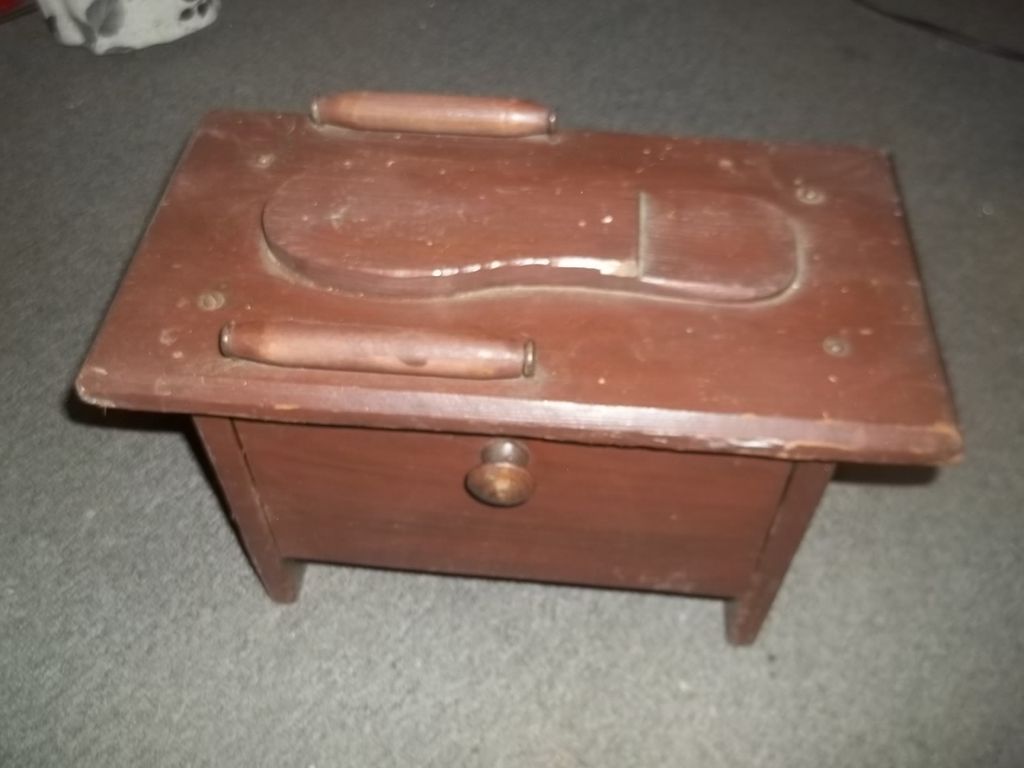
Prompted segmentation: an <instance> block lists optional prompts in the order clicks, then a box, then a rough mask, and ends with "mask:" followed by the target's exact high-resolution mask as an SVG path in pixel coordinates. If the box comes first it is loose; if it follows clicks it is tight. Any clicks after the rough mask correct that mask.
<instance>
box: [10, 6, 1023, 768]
mask: <svg viewBox="0 0 1024 768" xmlns="http://www.w3.org/2000/svg"><path fill="white" fill-rule="evenodd" d="M897 6H898V7H901V8H904V9H907V8H914V7H916V8H917V9H918V10H922V9H927V8H929V7H932V8H938V11H941V12H942V13H943V14H945V15H946V17H947V19H948V20H953V21H956V22H957V23H960V24H965V25H973V27H972V29H973V31H975V32H978V33H982V34H987V35H989V36H993V37H996V38H1001V39H1002V40H1003V42H1008V43H1013V42H1016V43H1017V44H1020V43H1022V42H1024V40H1022V38H1024V34H1020V32H1021V30H1022V29H1024V25H1021V21H1022V17H1021V14H1020V12H1019V3H1007V2H1004V3H1002V4H985V5H984V7H982V4H980V3H969V2H960V3H951V2H946V3H944V4H940V5H939V6H933V5H930V4H928V3H925V2H918V3H914V2H908V1H906V0H904V2H900V3H898V4H897ZM938 11H936V12H938ZM983 12H984V13H983ZM1001 14H1002V15H1001ZM1015 24H1016V25H1018V26H1014V25H1015ZM348 88H380V89H395V90H398V89H405V90H414V89H419V90H443V91H455V92H460V91H461V92H468V93H483V94H490V93H493V94H517V95H523V96H529V97H533V98H536V99H538V100H540V101H543V102H547V103H551V104H554V105H557V106H558V107H559V108H560V112H561V115H562V117H563V125H564V126H565V127H566V128H571V127H583V126H587V127H600V128H605V129H615V130H630V131H660V132H671V133H676V134H689V135H716V136H727V137H741V138H776V139H789V140H806V141H817V142H831V141H837V142H854V143H862V144H871V145H878V146H884V147H887V148H889V149H890V150H892V152H893V153H894V155H895V158H896V162H897V166H898V169H899V172H900V176H901V183H902V186H903V190H904V192H905V194H906V199H907V205H908V209H909V220H910V224H911V226H912V228H913V232H914V236H915V239H916V243H917V245H918V249H919V255H920V261H921V268H922V271H923V274H924V280H925V283H926V286H927V289H928V291H929V296H930V301H931V306H932V310H933V313H934V319H935V323H936V326H937V330H938V335H939V337H940V340H941V342H942V344H943V347H944V351H945V355H946V360H947V364H948V367H949V372H950V376H951V379H952V382H953V385H954V388H955V390H956V393H957V398H958V405H959V409H960V414H961V418H962V422H963V426H964V430H965V433H966V437H967V450H968V454H967V460H966V462H965V463H963V464H962V465H959V466H956V467H953V468H949V469H945V470H942V471H940V472H938V473H937V474H935V475H934V476H928V475H923V474H921V473H911V474H910V475H905V474H901V473H888V472H865V471H860V472H848V473H847V474H846V476H845V481H844V482H840V483H837V484H835V485H833V487H832V488H831V489H830V491H829V493H828V495H827V498H826V500H825V502H824V505H823V508H822V509H821V512H820V514H819V515H818V517H817V518H816V520H815V522H814V524H813V526H812V528H811V530H810V533H809V535H808V538H807V540H806V542H805V544H804V546H803V548H802V549H801V551H800V553H799V555H798V557H797V559H796V562H795V564H794V567H793V570H792V572H791V574H790V577H789V579H788V580H787V582H786V585H785V588H784V590H783V592H782V595H781V597H780V598H779V600H778V602H777V604H776V608H775V612H774V614H773V615H772V616H771V618H770V620H769V623H768V624H767V626H766V628H765V631H764V633H763V635H762V637H761V640H760V642H759V643H758V644H757V645H755V646H754V647H753V648H750V649H745V650H735V649H732V648H730V647H728V646H727V645H726V644H725V642H724V640H723V630H722V615H721V614H722V611H721V606H720V605H719V604H718V603H715V602H712V601H701V600H691V599H676V598H667V597H659V596H646V595H640V594H629V593H617V592H613V591H600V590H586V589H576V588H555V587H546V586H541V585H529V584H511V583H503V582H498V581H482V580H474V579H456V578H437V577H431V576H417V575H405V574H396V573H388V572H380V571H372V570H362V569H349V568H335V567H327V566H316V567H313V568H312V569H311V570H310V572H309V573H308V574H307V579H306V584H305V588H304V593H303V596H302V599H301V601H300V602H299V603H298V604H297V605H295V606H292V607H280V606H276V605H273V604H272V603H270V602H269V601H268V600H267V599H266V598H265V597H264V595H263V593H262V591H261V589H260V588H259V585H258V583H257V582H256V580H255V578H254V577H253V575H252V573H251V572H250V570H249V567H248V565H247V563H246V560H245V558H244V557H243V555H242V552H241V550H240V549H239V547H238V545H237V543H236V541H235V539H234V536H233V534H232V532H231V530H230V529H229V527H228V525H227V523H226V520H225V518H224V515H223V513H222V512H221V510H220V507H219V505H218V501H217V498H216V496H215V495H214V492H213V491H212V490H211V488H210V485H209V484H208V481H207V478H206V477H205V476H204V473H203V470H202V467H201V465H200V464H199V463H198V462H197V460H196V459H195V458H194V454H193V446H192V445H191V444H190V440H189V437H188V436H187V434H186V432H185V431H184V430H183V425H182V423H181V422H180V421H177V420H175V419H167V418H151V417H145V416H134V415H118V414H115V413H108V414H106V415H104V414H102V413H99V412H96V411H93V410H92V409H89V408H86V407H85V406H81V405H78V404H76V402H75V399H74V398H73V397H72V396H71V395H70V394H69V391H70V385H71V382H72V379H73V377H74V374H75V372H76V369H77V366H78V364H79V363H80V361H81V359H82V357H83V355H84V354H85V351H86V349H87V347H88V345H89V342H90V339H91V337H92V335H93V333H94V331H95V329H96V327H97V324H98V323H99V321H100V319H101V317H102V315H103V312H104V309H105V307H106V305H107V303H108V301H109V300H110V298H111V296H112V294H113V291H114V290H115V287H116V285H117V282H118V279H119V277H120V275H121V273H122V271H123V270H124V268H125V266H126V264H127V262H128V260H129V258H130V256H131V254H132V250H133V247H134V245H135V243H136V241H137V239H138V238H139V236H140V233H141V232H142V229H143V226H144V224H145V222H146V219H147V217H148V215H149V213H150V211H151V210H152V208H153V206H154V205H155V203H156V200H157V198H158V195H159V194H160V192H161V190H162V187H163V184H164V181H165V179H166V177H167V175H168V173H169V171H170V169H171V167H172V164H173V162H174V160H175V157H176V156H177V154H178V153H179V152H180V150H181V147H182V145H183V142H184V141H185V139H186V137H187V135H188V133H189V131H190V129H191V128H192V126H193V125H194V124H195V123H196V121H197V120H198V118H199V117H200V115H201V114H203V113H204V112H205V111H207V110H210V109H213V108H216V107H222V106H232V107H242V108H259V109H293V110H297V111H298V110H303V109H304V108H305V106H306V104H307V102H308V101H309V98H310V97H311V96H312V95H313V94H316V93H318V92H321V91H326V90H341V89H348ZM1022 244H1024V64H1016V63H1012V62H1008V61H1003V60H999V59H996V58H992V57H987V56H984V55H980V54H978V53H975V52H973V51H970V50H967V49H964V48H961V47H957V46H955V45H952V44H949V43H947V42H942V41H940V40H938V39H936V38H934V37H930V36H928V35H925V34H923V33H921V32H918V31H915V30H912V29H908V28H905V27H901V26H899V25H896V24H893V23H891V22H889V21H886V20H884V19H882V18H880V17H878V16H875V15H873V14H870V13H868V12H866V11H864V10H862V9H860V8H858V7H857V6H855V5H853V4H852V3H848V2H843V1H842V0H824V1H821V0H799V1H798V0H792V1H791V2H783V3H767V2H758V0H733V2H729V3H701V2H696V1H694V2H681V1H680V0H672V1H669V0H664V1H662V2H653V1H651V2H648V1H646V0H632V1H631V2H628V1H626V0H622V1H621V2H590V3H588V2H584V0H574V1H572V2H561V3H557V2H547V3H540V2H523V1H522V0H518V1H517V2H471V1H470V0H419V1H417V2H413V1H412V0H403V1H401V2H398V1H395V2H388V3H378V4H371V3H343V2H335V1H334V0H307V1H306V2H301V3H299V2H280V1H277V0H259V1H257V0H252V1H251V2H241V0H227V4H226V6H225V8H224V12H223V16H222V18H221V19H220V21H219V22H218V23H217V24H216V25H215V26H214V27H212V28H210V29H209V30H207V31H205V32H203V33H201V34H198V35H196V36H194V37H191V38H189V39H185V40H182V41H180V42H178V43H175V44H172V45H168V46H163V47H158V48H152V49H148V50H144V51H141V52H137V53H134V54H127V55H119V56H111V57H106V58H100V57H94V56H92V55H90V54H89V53H87V52H84V51H82V50H76V49H67V48H62V47H60V46H58V45H56V44H55V43H54V42H52V40H51V39H50V38H49V36H48V34H47V32H46V29H45V27H44V26H43V24H42V22H41V20H40V19H39V18H38V17H25V18H22V19H19V20H17V21H15V22H13V23H10V24H6V25H4V26H2V27H0V298H2V310H3V314H2V316H0V317H2V319H0V363H2V364H0V403H2V406H3V410H2V414H3V415H2V425H0V566H2V567H0V764H2V765H4V766H7V765H10V766H19V767H20V766H35V765H40V766H43V765H46V766H112V765H125V766H144V765H197V766H200V765H210V766H214V765H216V766H236V765H237V766H253V765H256V766H263V765H267V766H314V765H315V766H320V767H321V768H322V767H323V766H335V765H338V766H348V765H352V766H356V765H359V766H362V765H366V766H410V765H415V766H453V765H466V766H566V767H568V766H669V765H672V766H676V765H701V766H734V765H735V766H746V765H759V766H787V767H788V768H794V767H795V766H815V767H817V766H888V765H892V766H931V767H935V766H981V765H984V766H1007V767H1013V766H1020V765H1024V725H1022V722H1024V639H1022V637H1024V599H1022V588H1021V582H1022V577H1024V567H1022V560H1024V525H1022V522H1024V516H1022V515H1024V473H1022V467H1024V462H1022V458H1021V454H1022V453H1024V441H1022V433H1024V385H1022V381H1024V341H1022V338H1024V337H1022V328H1024V279H1022V278H1024V266H1022Z"/></svg>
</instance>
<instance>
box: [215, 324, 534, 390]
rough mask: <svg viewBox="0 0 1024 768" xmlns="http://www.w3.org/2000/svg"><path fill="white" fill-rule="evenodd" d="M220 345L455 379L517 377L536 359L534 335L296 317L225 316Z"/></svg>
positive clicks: (265, 357) (231, 351) (254, 354)
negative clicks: (507, 336) (466, 332)
mask: <svg viewBox="0 0 1024 768" xmlns="http://www.w3.org/2000/svg"><path fill="white" fill-rule="evenodd" d="M220 350H221V354H223V355H224V356H225V357H234V358H240V359H242V360H252V361H254V362H257V363H265V364H267V365H279V366H285V367H289V368H321V369H327V370H335V371H363V372H367V373H398V374H405V375H412V376H443V377H446V378H455V379H517V378H520V377H522V376H532V375H533V372H534V367H535V364H536V361H535V357H534V344H533V341H525V342H524V341H513V340H504V339H493V338H485V337H476V336H470V335H461V334H460V335H455V334H445V333H438V332H435V331H427V330H421V329H416V328H390V327H382V326H367V325H335V324H328V323H309V322H300V321H295V320H268V321H255V320H253V321H250V320H245V321H238V322H230V323H228V324H227V325H225V326H224V327H223V328H222V329H221V332H220Z"/></svg>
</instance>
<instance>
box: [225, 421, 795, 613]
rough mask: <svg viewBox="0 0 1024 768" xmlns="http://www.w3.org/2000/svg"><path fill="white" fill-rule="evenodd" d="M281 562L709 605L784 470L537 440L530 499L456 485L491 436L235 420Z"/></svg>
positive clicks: (763, 518)
mask: <svg viewBox="0 0 1024 768" xmlns="http://www.w3.org/2000/svg"><path fill="white" fill-rule="evenodd" d="M236 429H237V431H238V435H239V439H240V441H241V444H242V447H243V449H244V451H245V455H246V458H247V461H248V463H249V468H250V471H251V472H252V474H253V478H254V480H255V484H256V488H257V490H258V492H259V495H260V498H261V500H262V503H263V505H264V508H265V510H266V514H267V516H268V518H269V520H270V525H271V528H272V530H273V533H274V537H275V539H276V541H277V544H278V547H279V549H280V551H281V553H282V554H283V555H285V556H287V557H294V558H299V559H309V560H323V561H327V562H340V563H350V564H358V565H371V566H381V567H391V568H403V569H411V570H423V571H436V572H445V573H463V574H473V575H483V576H496V577H504V578H520V579H532V580H540V581H555V582H565V583H576V584H591V585H599V586H610V587H624V588H637V589H649V590H656V591H665V592H687V593H696V594H707V595H717V596H727V595H733V594H736V593H737V592H739V591H740V590H742V589H743V587H744V586H745V585H746V583H747V581H748V579H749V577H750V574H751V573H752V571H753V567H754V564H755V560H756V557H757V554H758V551H759V549H760V546H761V544H762V542H763V541H764V538H765V535H766V534H767V531H768V526H769V525H770V523H771V520H772V517H773V514H774V511H775V508H776V505H777V503H778V500H779V498H780V497H781V494H782V491H783V488H784V486H785V483H786V480H787V478H788V477H789V472H790V468H791V465H790V464H789V463H787V462H781V461H774V460H769V459H755V458H746V457H731V456H711V455H704V454H684V453H677V452H671V451H658V450H649V449H643V448H615V447H605V446H589V445H580V444H574V443H557V442H548V441H541V440H522V441H518V442H519V443H520V444H521V445H523V446H525V447H526V449H527V451H528V453H529V464H528V467H527V468H528V470H529V472H530V474H531V477H532V480H533V491H532V495H530V497H529V499H528V500H527V501H526V502H525V503H523V504H521V505H519V506H514V507H495V506H489V505H487V504H484V503H481V502H480V501H477V500H476V499H475V498H473V496H471V495H470V494H469V493H468V492H467V490H466V487H465V478H466V474H467V472H469V470H471V469H472V468H473V467H475V466H477V465H478V464H479V463H480V460H481V459H480V454H481V450H482V449H483V448H484V447H485V446H486V445H488V444H489V443H490V442H491V441H492V438H488V437H486V436H476V435H453V434H442V433H427V432H405V431H393V430H376V429H362V428H348V427H313V426H297V425H287V424H274V423H266V422H247V421H239V422H236Z"/></svg>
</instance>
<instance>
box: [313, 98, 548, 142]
mask: <svg viewBox="0 0 1024 768" xmlns="http://www.w3.org/2000/svg"><path fill="white" fill-rule="evenodd" d="M310 112H311V115H312V118H313V122H315V123H318V124H326V125H338V126H341V127H342V128H355V129H357V130H364V131H396V132H411V133H452V134H458V135H462V136H504V137H517V136H536V135H541V134H545V133H553V132H554V130H555V113H554V112H553V111H552V110H550V109H548V108H547V107H544V106H541V105H540V104H535V103H533V102H532V101H521V100H518V99H492V98H481V97H476V96H445V95H442V94H434V93H381V92H376V91H348V92H345V93H336V94H332V95H329V96H321V97H320V98H318V99H316V100H315V101H314V102H313V106H312V108H311V110H310Z"/></svg>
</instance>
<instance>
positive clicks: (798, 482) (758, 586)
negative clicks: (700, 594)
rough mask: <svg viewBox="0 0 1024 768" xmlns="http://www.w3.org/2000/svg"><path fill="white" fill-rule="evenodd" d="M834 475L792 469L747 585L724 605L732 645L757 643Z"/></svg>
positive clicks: (805, 465)
mask: <svg viewBox="0 0 1024 768" xmlns="http://www.w3.org/2000/svg"><path fill="white" fill-rule="evenodd" d="M834 471H835V464H831V463H823V462H797V463H795V464H794V465H793V471H792V473H791V475H790V477H789V482H788V483H787V484H786V488H785V490H784V491H783V493H782V499H781V500H780V502H779V507H778V511H777V512H776V514H775V519H774V520H773V521H772V524H771V527H770V528H769V530H768V534H767V536H766V537H765V542H764V546H763V547H762V549H761V554H760V556H759V557H758V561H757V565H756V566H755V568H754V574H753V576H752V577H751V579H750V584H749V585H748V587H747V589H746V590H744V591H743V592H742V593H741V594H740V595H739V596H737V597H736V598H735V599H733V600H729V601H727V602H726V604H725V627H726V637H727V639H728V640H729V642H730V643H732V644H733V645H750V644H751V643H753V642H754V641H755V640H756V639H757V636H758V633H759V632H760V631H761V627H762V625H763V624H764V622H765V619H767V617H768V614H769V613H770V612H771V608H772V604H773V603H774V602H775V598H776V596H777V595H778V593H779V589H780V588H781V587H782V582H783V580H784V579H785V577H786V573H787V572H788V571H789V565H790V563H791V562H792V560H793V557H794V556H795V555H796V552H797V550H798V549H799V548H800V543H801V542H802V541H803V538H804V534H805V533H806V532H807V528H808V526H809V525H810V523H811V519H812V518H813V517H814V513H815V511H816V510H817V508H818V504H819V503H820V501H821V498H822V496H823V495H824V494H825V489H826V488H827V487H828V484H829V482H830V481H831V480H832V473H833V472H834Z"/></svg>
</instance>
